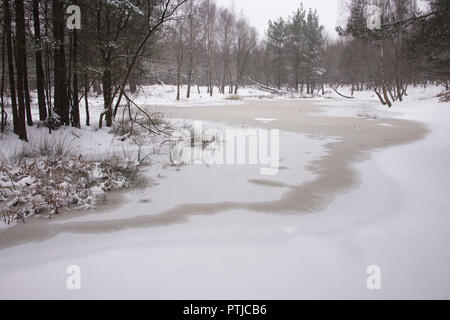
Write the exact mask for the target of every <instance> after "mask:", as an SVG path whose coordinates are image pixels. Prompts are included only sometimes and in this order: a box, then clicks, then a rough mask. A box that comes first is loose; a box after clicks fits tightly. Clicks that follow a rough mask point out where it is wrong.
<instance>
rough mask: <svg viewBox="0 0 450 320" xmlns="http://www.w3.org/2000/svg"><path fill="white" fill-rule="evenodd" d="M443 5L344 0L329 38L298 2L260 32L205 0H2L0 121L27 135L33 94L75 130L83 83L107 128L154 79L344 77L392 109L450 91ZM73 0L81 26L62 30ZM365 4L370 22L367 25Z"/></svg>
mask: <svg viewBox="0 0 450 320" xmlns="http://www.w3.org/2000/svg"><path fill="white" fill-rule="evenodd" d="M449 2H450V0H426V1H425V3H426V5H427V6H428V8H423V7H419V6H418V5H417V2H416V1H415V0H351V1H345V2H344V3H345V10H346V13H345V14H346V15H347V16H348V20H347V23H346V25H345V26H343V27H342V28H338V29H337V32H338V35H339V36H338V37H337V39H333V38H330V37H329V36H327V35H326V34H325V32H324V30H323V27H322V25H321V24H320V19H319V16H318V14H317V12H316V11H314V10H312V9H306V8H304V7H303V6H302V5H300V7H299V8H297V9H295V8H293V11H292V13H291V14H290V15H287V16H286V17H280V18H278V19H276V20H274V21H269V22H268V26H267V32H266V33H265V34H264V35H258V33H257V31H256V29H255V28H254V27H253V26H251V24H250V23H249V22H248V20H247V18H246V17H245V15H244V14H243V13H236V12H235V11H234V10H232V9H229V8H222V7H219V6H217V4H216V3H215V2H214V0H147V1H145V0H114V1H113V0H89V1H88V0H71V1H69V0H43V1H38V0H2V11H1V15H2V21H3V23H2V24H1V28H2V29H1V38H2V41H1V48H2V49H1V50H2V80H1V106H2V113H1V114H2V121H1V129H2V132H3V131H4V129H5V128H6V125H7V120H8V119H7V116H8V113H7V112H6V111H5V110H6V109H7V108H10V109H11V112H10V113H11V115H12V123H13V130H14V132H15V133H16V134H17V135H18V136H19V137H20V138H21V139H22V140H27V126H32V125H34V122H35V121H36V119H33V115H32V108H31V105H32V103H33V102H32V95H30V92H36V96H37V105H38V111H39V121H38V122H39V123H41V124H44V125H46V126H47V127H48V128H49V129H50V130H53V129H55V128H57V127H59V126H62V125H66V126H69V125H71V126H74V127H80V126H81V123H80V113H81V112H85V114H86V116H85V118H86V123H85V124H84V125H90V124H91V117H90V113H89V93H90V92H94V93H95V94H97V95H99V96H102V97H103V105H104V110H103V112H102V113H101V115H100V119H98V121H99V126H100V128H101V127H102V126H103V125H106V126H107V127H110V126H112V124H113V121H114V119H115V117H116V115H117V113H118V110H119V108H121V107H123V106H124V105H127V104H128V105H129V104H130V101H131V100H132V98H131V96H132V95H131V94H130V93H136V92H137V91H138V90H139V89H138V88H139V86H140V85H148V84H157V83H159V84H172V85H176V87H177V92H176V99H177V100H181V99H182V98H186V99H189V98H190V97H191V95H192V92H193V91H194V90H195V91H197V92H200V90H201V87H206V88H207V89H206V90H207V93H208V94H209V95H211V96H212V95H213V94H215V93H219V94H224V95H225V94H234V95H237V94H238V93H239V90H240V89H241V88H242V86H245V85H248V84H256V85H258V86H259V87H260V88H262V89H264V90H267V91H270V92H272V93H287V92H296V93H299V94H309V95H314V94H318V93H322V94H323V93H324V91H325V86H329V87H331V88H332V89H333V90H335V91H336V92H337V93H339V94H341V95H343V96H345V95H344V94H342V93H340V92H339V87H340V86H342V85H350V86H351V88H352V89H351V93H350V96H349V98H350V97H351V96H352V95H353V92H354V91H356V90H363V89H370V90H373V91H374V92H375V94H376V95H377V96H378V98H379V99H380V102H381V103H383V104H385V105H388V106H392V103H393V102H395V101H402V100H403V97H404V96H405V95H406V94H407V88H408V86H410V85H417V84H420V83H425V82H428V81H433V82H438V83H441V84H442V85H444V86H446V88H447V89H448V83H449V78H450V75H449V68H448V66H449V60H448V59H449V52H450V50H449V41H450V40H449V39H450V37H449V24H448V21H450V19H449V18H450V12H449V8H450V3H449ZM73 5H75V6H78V7H79V8H80V13H81V15H80V17H81V21H80V22H81V29H80V30H79V29H77V28H72V29H70V28H67V21H68V19H69V18H70V17H72V12H68V9H70V8H71V6H73ZM371 5H376V6H377V7H378V8H379V13H380V17H379V19H380V21H379V22H380V26H379V28H369V27H368V24H367V22H368V16H369V15H370V12H369V11H368V8H370V6H371ZM294 9H295V10H294ZM75 13H76V11H75ZM343 14H344V13H343ZM183 86H186V87H187V91H186V96H185V97H182V93H181V92H182V90H181V88H182V87H183ZM82 101H83V102H84V103H82V104H81V102H82ZM80 105H84V106H85V109H84V110H80ZM96 120H97V119H96Z"/></svg>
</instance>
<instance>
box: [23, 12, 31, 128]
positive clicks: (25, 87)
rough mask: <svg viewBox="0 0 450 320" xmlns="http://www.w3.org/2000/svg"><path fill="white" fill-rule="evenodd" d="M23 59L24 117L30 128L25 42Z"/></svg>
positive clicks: (29, 100)
mask: <svg viewBox="0 0 450 320" xmlns="http://www.w3.org/2000/svg"><path fill="white" fill-rule="evenodd" d="M24 22H25V21H24ZM25 41H26V40H25ZM23 59H24V60H23V62H22V67H23V90H24V96H25V111H26V116H27V124H28V125H29V126H32V125H33V116H32V114H31V99H30V88H29V87H28V66H27V49H26V42H25V46H24V57H23Z"/></svg>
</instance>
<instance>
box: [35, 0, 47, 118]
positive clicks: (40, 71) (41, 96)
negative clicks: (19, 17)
mask: <svg viewBox="0 0 450 320" xmlns="http://www.w3.org/2000/svg"><path fill="white" fill-rule="evenodd" d="M33 20H34V36H35V38H36V43H35V47H34V48H35V49H34V50H35V60H36V87H37V95H38V106H39V120H41V121H45V120H46V119H47V106H46V105H45V89H44V68H43V65H42V40H41V25H40V23H41V22H40V19H39V0H33Z"/></svg>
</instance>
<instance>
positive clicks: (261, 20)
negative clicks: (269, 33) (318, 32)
mask: <svg viewBox="0 0 450 320" xmlns="http://www.w3.org/2000/svg"><path fill="white" fill-rule="evenodd" d="M340 2H342V1H341V0H216V3H217V4H218V5H220V6H224V7H232V6H234V9H235V11H236V12H237V13H239V12H240V11H241V10H243V11H244V13H245V15H246V16H247V17H248V19H249V20H250V23H251V24H252V25H253V26H255V27H256V28H257V29H258V32H259V34H260V36H263V35H264V32H265V31H266V30H267V25H268V21H269V19H271V20H275V19H277V18H279V17H284V18H286V17H288V16H289V15H290V14H291V13H292V12H294V10H296V9H297V8H298V7H299V6H300V3H303V6H304V7H305V8H306V9H308V8H313V9H317V12H318V13H319V16H320V23H321V24H322V25H323V26H324V27H325V30H326V31H327V32H328V33H329V34H330V35H331V36H333V37H335V34H336V32H335V31H334V30H335V28H336V25H337V24H338V21H339V3H340Z"/></svg>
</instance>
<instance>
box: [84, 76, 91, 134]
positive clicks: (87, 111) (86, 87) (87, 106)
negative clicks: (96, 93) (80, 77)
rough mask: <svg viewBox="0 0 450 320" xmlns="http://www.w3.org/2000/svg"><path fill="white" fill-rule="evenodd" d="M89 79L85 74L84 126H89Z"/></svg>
mask: <svg viewBox="0 0 450 320" xmlns="http://www.w3.org/2000/svg"><path fill="white" fill-rule="evenodd" d="M88 95H89V79H88V75H87V73H86V74H85V75H84V105H85V109H86V126H88V127H89V126H90V125H91V124H90V122H91V119H90V115H89V97H88Z"/></svg>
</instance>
